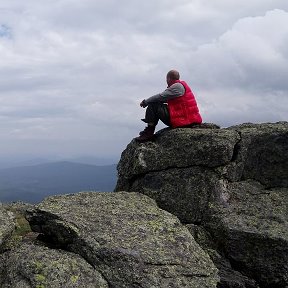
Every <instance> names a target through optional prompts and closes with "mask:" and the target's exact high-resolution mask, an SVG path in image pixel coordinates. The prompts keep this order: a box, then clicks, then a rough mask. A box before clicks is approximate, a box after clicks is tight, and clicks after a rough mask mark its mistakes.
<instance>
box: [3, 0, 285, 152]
mask: <svg viewBox="0 0 288 288" xmlns="http://www.w3.org/2000/svg"><path fill="white" fill-rule="evenodd" d="M0 55H1V56H0V57H1V61H0V120H1V121H0V142H1V151H0V155H10V154H11V155H12V154H14V155H15V154H16V155H21V154H31V155H35V156H39V155H50V156H57V157H70V156H71V157H73V156H80V155H85V154H92V155H98V156H113V157H119V156H120V153H121V152H122V151H123V149H125V147H126V145H127V144H128V143H129V142H130V141H131V139H132V138H133V137H135V136H137V134H138V132H139V130H141V129H142V128H143V123H141V121H140V118H143V115H144V112H145V110H144V109H142V108H140V106H139V102H140V101H141V100H142V99H144V98H147V97H149V96H151V95H154V94H156V93H158V92H161V91H163V90H164V89H165V87H166V83H165V76H166V73H167V71H168V70H170V69H172V68H174V69H178V70H179V71H180V74H181V78H182V79H183V80H185V81H187V82H188V83H189V84H190V86H191V88H192V90H193V91H194V93H195V95H196V98H197V100H198V104H199V108H200V110H201V114H202V116H203V120H204V122H213V123H216V124H219V125H221V126H222V127H226V126H230V125H234V124H239V123H243V122H255V123H259V122H277V121H287V120H288V108H287V107H288V93H287V92H288V80H287V75H288V1H287V0H252V1H251V0H250V1H240V2H239V1H236V0H234V1H233V0H178V1H171V0H155V1H142V0H141V1H140V0H122V1H116V0H97V1H95V0H81V1H79V0H77V1H76V0H48V1H39V0H25V1H22V0H2V1H1V3H0ZM159 128H160V127H159ZM161 128H162V127H161Z"/></svg>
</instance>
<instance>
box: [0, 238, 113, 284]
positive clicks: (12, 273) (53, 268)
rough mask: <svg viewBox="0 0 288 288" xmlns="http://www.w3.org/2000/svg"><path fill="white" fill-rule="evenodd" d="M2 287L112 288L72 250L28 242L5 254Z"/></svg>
mask: <svg viewBox="0 0 288 288" xmlns="http://www.w3.org/2000/svg"><path fill="white" fill-rule="evenodd" d="M1 260H2V262H3V263H4V265H3V267H2V273H1V272H0V286H1V287H2V288H15V287H17V288H33V287H39V288H40V287H46V288H62V287H66V288H70V287H71V288H72V287H73V288H76V287H79V288H83V287H85V288H95V287H97V288H108V287H109V286H108V284H107V282H106V281H105V280H104V278H103V277H102V276H101V274H100V273H99V272H97V271H96V270H95V269H94V268H93V267H92V266H91V265H90V264H89V263H87V262H86V261H85V260H84V259H83V258H81V257H80V256H79V255H76V254H74V253H71V252H67V251H62V250H56V249H49V248H47V247H44V246H39V245H34V244H31V243H29V244H28V243H25V244H23V245H22V246H21V247H18V248H17V249H13V250H11V251H9V252H7V253H5V254H4V255H2V259H1Z"/></svg>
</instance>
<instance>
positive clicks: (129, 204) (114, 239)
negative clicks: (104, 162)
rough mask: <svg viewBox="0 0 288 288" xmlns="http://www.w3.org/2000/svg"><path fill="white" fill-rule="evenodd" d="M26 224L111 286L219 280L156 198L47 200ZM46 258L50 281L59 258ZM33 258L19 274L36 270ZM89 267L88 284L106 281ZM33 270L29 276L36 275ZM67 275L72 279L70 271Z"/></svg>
mask: <svg viewBox="0 0 288 288" xmlns="http://www.w3.org/2000/svg"><path fill="white" fill-rule="evenodd" d="M27 220H28V221H29V222H30V225H31V228H32V230H34V231H35V232H39V233H41V234H44V236H45V238H46V241H48V242H50V243H52V244H53V246H55V245H56V247H57V248H58V249H59V248H61V249H62V250H65V251H70V252H72V253H74V254H77V255H79V256H81V258H82V259H85V261H86V262H87V263H89V264H90V265H91V267H93V269H95V270H96V271H98V273H100V274H101V275H102V277H103V278H104V279H105V280H106V281H107V283H108V285H109V287H115V288H121V287H139V288H140V287H142V288H144V287H147V288H152V287H155V288H156V287H163V288H164V287H165V288H166V287H171V288H172V287H175V288H176V287H179V288H180V287H191V288H192V287H193V288H197V287H199V288H200V287H201V288H205V287H207V288H212V287H216V286H217V282H218V280H219V278H218V276H217V273H218V271H217V269H216V268H215V266H214V264H213V262H212V261H211V259H210V258H209V256H208V255H207V254H206V253H205V252H204V250H202V249H201V248H200V246H199V245H198V244H197V242H196V241H195V240H194V238H193V237H192V235H191V233H189V231H188V229H187V228H186V227H185V226H183V225H182V224H181V223H180V221H179V220H178V219H177V218H176V217H175V216H173V215H171V214H170V213H168V212H166V211H164V210H161V209H159V208H158V206H157V205H156V203H155V201H154V200H152V199H151V198H148V197H147V196H144V195H142V194H139V193H128V192H119V193H113V192H110V193H109V192H107V193H104V192H102V193H100V192H99V193H95V192H94V193H93V192H82V193H77V194H71V195H64V196H63V195H62V196H54V197H49V198H47V199H45V200H44V201H43V202H42V203H40V204H39V205H37V206H36V207H35V208H34V209H31V210H29V211H28V214H27ZM46 250H47V249H46ZM46 250H45V251H41V249H40V250H39V251H38V252H39V254H37V255H41V253H42V255H44V253H47V254H49V251H48V250H47V251H46ZM24 251H26V252H24ZM28 251H30V252H31V253H33V252H32V251H33V249H31V246H28V247H27V246H26V247H24V248H22V250H20V252H19V251H18V252H17V253H20V254H21V253H22V255H23V253H28ZM54 253H55V252H54ZM59 253H64V254H63V255H66V256H65V257H70V259H72V258H73V257H72V256H71V253H69V254H67V252H60V251H57V253H56V255H55V257H56V259H58V258H57V257H59V256H57V255H59ZM28 254H29V253H28ZM14 255H17V254H13V255H12V256H11V257H12V259H15V257H16V256H14ZM45 255H46V254H45ZM45 255H44V256H43V257H45V259H46V260H45V261H46V262H47V263H46V264H45V265H44V264H43V263H42V262H41V263H42V264H43V265H44V268H45V269H44V268H43V271H44V276H45V277H46V275H47V273H48V272H47V271H52V272H53V273H56V272H55V271H54V270H53V268H52V266H53V265H52V263H55V261H56V260H55V257H54V256H53V257H52V259H51V258H49V257H46V256H45ZM11 257H10V258H11ZM34 257H35V256H29V259H28V260H26V263H27V262H28V265H26V266H25V265H24V264H23V266H21V267H20V268H17V269H18V271H20V270H21V269H25V267H28V268H29V267H30V268H29V269H30V270H31V269H32V270H33V269H34V268H35V267H34V266H33V265H32V264H31V263H34V262H35V261H36V262H37V261H38V260H35V261H34V260H33V259H34ZM37 257H38V256H37ZM39 257H40V256H39ZM71 257H72V258H71ZM75 257H76V256H75ZM77 257H78V256H77ZM40 258H41V257H40ZM75 259H77V258H75ZM11 261H14V260H11ZM63 261H64V262H65V259H64V260H63ZM73 261H74V260H73ZM82 262H83V261H82ZM21 263H25V261H24V262H22V261H21ZM67 263H70V262H69V261H68V262H67ZM67 263H66V264H67ZM87 263H86V264H87ZM66 264H65V265H64V264H63V265H64V266H63V265H62V264H61V267H62V270H61V271H60V272H59V273H60V274H61V275H62V273H63V272H64V271H66V270H67V269H68V268H66V267H68V266H66ZM80 264H81V263H80V262H79V265H80ZM31 265H32V266H31ZM59 265H60V264H59ZM69 265H71V263H70V264H69ZM81 265H82V264H81ZM83 265H84V264H83ZM87 265H88V264H87ZM87 265H86V266H85V265H84V267H86V268H85V269H86V270H85V273H87V275H88V276H89V277H88V280H87V281H88V283H90V282H91V281H90V280H89V279H90V278H91V277H95V279H97V281H100V282H101V283H102V282H103V281H102V280H101V279H102V278H101V277H100V276H99V275H98V274H97V275H96V276H95V273H94V272H93V271H91V269H90V268H89V267H87ZM12 266H13V265H12ZM24 266H25V267H24ZM28 268H27V269H28ZM77 269H78V268H77ZM30 270H29V272H27V271H26V272H25V273H26V275H27V273H29V275H31V273H32V275H33V273H34V274H35V273H36V272H37V271H36V272H35V269H34V270H33V271H32V272H31V271H30ZM77 271H78V270H77ZM77 273H78V272H77ZM77 273H76V274H77ZM76 274H75V275H76ZM61 275H60V276H59V277H62V279H63V280H64V279H66V278H64V276H61ZM73 275H74V274H73ZM77 275H78V274H77ZM93 275H94V276H93ZM67 277H68V278H69V277H70V278H69V279H71V277H72V276H71V273H70V274H69V276H67ZM72 278H73V277H72ZM49 279H52V280H53V279H54V278H51V277H50V278H49ZM69 279H68V280H67V281H69ZM73 279H74V278H73ZM20 280H21V279H20ZM20 280H19V281H20ZM17 281H18V279H17ZM53 281H54V280H53ZM65 281H66V280H65ZM89 281H90V282H89ZM56 283H58V282H56ZM95 283H96V282H95ZM103 283H104V284H105V282H103ZM104 284H103V285H104ZM8 287H12V286H8ZM23 287H24V286H23ZM33 287H34V286H33ZM51 287H52V286H51ZM56 287H57V286H56ZM67 287H68V286H67ZM83 287H89V286H85V285H84V286H83ZM95 287H102V286H97V285H95ZM103 287H105V286H103Z"/></svg>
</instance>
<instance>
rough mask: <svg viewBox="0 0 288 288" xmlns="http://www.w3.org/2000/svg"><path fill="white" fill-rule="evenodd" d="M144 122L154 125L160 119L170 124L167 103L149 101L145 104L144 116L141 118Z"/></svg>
mask: <svg viewBox="0 0 288 288" xmlns="http://www.w3.org/2000/svg"><path fill="white" fill-rule="evenodd" d="M142 120H143V121H144V122H145V123H147V124H151V125H154V126H156V125H157V124H158V122H159V120H161V121H162V122H163V123H164V124H165V125H167V126H170V115H169V111H168V105H167V104H164V103H151V104H149V105H148V106H147V109H146V114H145V118H144V119H142Z"/></svg>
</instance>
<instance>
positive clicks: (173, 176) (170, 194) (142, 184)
mask: <svg viewBox="0 0 288 288" xmlns="http://www.w3.org/2000/svg"><path fill="white" fill-rule="evenodd" d="M118 174H119V179H118V183H117V186H116V189H115V191H121V190H125V191H136V192H139V193H142V194H145V195H147V196H149V197H151V198H153V199H155V200H156V202H157V204H158V205H159V207H160V208H163V209H165V210H167V211H169V212H170V213H172V214H174V215H176V216H177V217H179V219H180V220H181V222H182V223H185V224H193V225H196V226H199V227H200V228H201V229H203V230H204V231H206V233H207V234H209V235H211V239H212V240H213V241H212V242H211V243H213V245H212V244H211V243H210V244H211V245H210V247H209V245H208V246H207V245H204V246H205V249H206V251H207V252H208V253H209V254H210V256H211V255H219V257H220V258H221V257H222V258H223V261H222V260H219V259H220V258H219V257H218V256H217V257H214V259H216V260H215V264H217V263H216V262H218V263H220V262H221V263H229V265H228V266H229V269H230V272H229V273H226V272H227V271H226V272H223V271H222V273H221V271H220V275H225V279H224V278H222V279H221V282H220V284H219V287H243V288H244V287H261V288H262V287H264V288H266V287H279V288H282V287H288V248H287V247H288V234H287V231H288V122H278V123H263V124H251V123H247V124H242V125H238V126H233V127H229V128H225V129H201V127H197V128H177V129H163V130H161V131H160V132H158V133H157V136H156V140H155V141H154V142H147V143H137V142H135V141H134V140H133V141H132V142H131V143H130V144H129V145H128V146H127V148H126V149H125V150H124V151H123V153H122V155H121V159H120V162H119V164H118ZM200 242H201V241H200ZM202 244H203V243H202ZM211 249H212V250H214V252H211ZM211 258H212V259H213V256H211ZM220 266H222V267H224V266H226V267H228V266H227V265H226V264H225V265H222V264H221V265H218V268H219V269H221V267H220ZM233 269H234V270H235V273H236V274H237V275H238V276H237V278H238V279H240V275H241V274H242V275H243V281H242V282H241V281H240V280H239V281H238V282H237V285H238V286H237V285H236V284H235V281H234V280H233V279H230V280H229V279H228V278H227V277H226V276H227V275H228V274H230V275H233V274H234V275H235V273H233V271H232V270H233ZM228 277H229V275H228ZM249 279H250V280H251V281H250V280H249ZM247 283H249V284H247ZM235 285H236V286H235Z"/></svg>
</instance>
